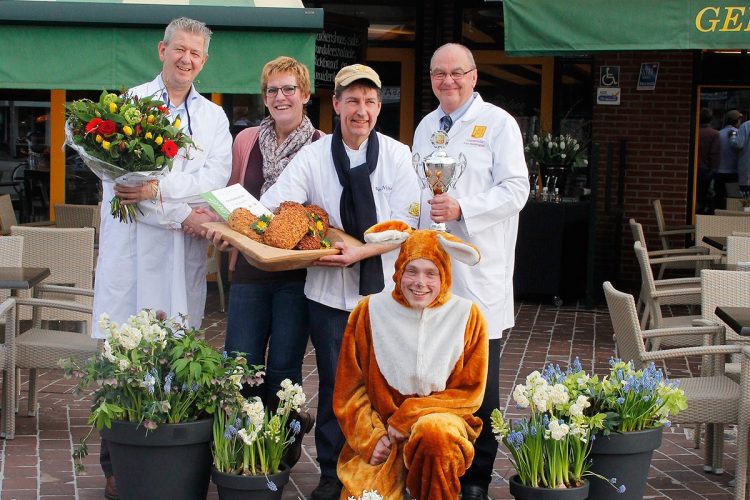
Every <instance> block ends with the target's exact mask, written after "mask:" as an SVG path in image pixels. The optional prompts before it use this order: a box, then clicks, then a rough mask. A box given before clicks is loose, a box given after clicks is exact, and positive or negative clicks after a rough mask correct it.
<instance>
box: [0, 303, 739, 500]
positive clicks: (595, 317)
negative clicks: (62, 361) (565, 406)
mask: <svg viewBox="0 0 750 500" xmlns="http://www.w3.org/2000/svg"><path fill="white" fill-rule="evenodd" d="M217 303H218V299H217V294H216V293H211V292H209V304H208V307H207V311H209V312H210V313H209V314H208V316H207V318H206V321H205V323H204V326H205V327H206V328H207V333H208V337H209V339H210V341H211V342H212V344H214V345H215V346H217V347H220V346H221V345H222V344H223V338H224V330H225V327H226V316H225V314H224V313H221V312H218V306H217ZM516 324H517V326H516V327H515V328H513V329H512V330H511V331H510V333H508V334H507V335H506V336H505V339H504V344H503V350H502V360H501V365H500V389H501V401H502V404H503V405H505V408H503V409H504V410H506V411H508V412H510V413H509V414H510V415H511V416H512V415H513V412H515V411H516V410H515V407H514V405H513V403H512V400H511V398H510V395H511V392H512V389H513V386H514V385H515V384H516V383H518V382H520V381H521V380H523V379H525V377H526V375H527V374H528V373H529V372H530V371H532V370H535V369H541V368H542V367H543V366H544V364H545V363H547V362H555V363H560V364H561V365H563V366H566V365H567V363H568V361H569V360H571V359H573V358H575V357H576V356H577V357H579V358H580V360H581V362H582V364H583V366H584V368H585V369H586V370H593V371H595V372H597V373H604V372H606V371H607V368H608V364H607V363H608V360H609V357H610V355H611V354H612V352H613V348H614V344H613V341H612V325H611V323H610V320H609V315H608V314H607V312H606V309H604V308H603V307H600V308H599V309H595V310H584V309H577V308H576V307H575V306H564V307H562V308H560V309H557V308H554V307H551V306H547V305H540V304H536V303H528V302H521V303H519V304H518V305H517V314H516ZM697 362H698V360H694V359H684V358H683V359H678V360H672V361H670V363H669V365H668V366H665V368H666V369H667V370H668V373H669V375H670V376H672V377H685V376H690V374H691V373H697V367H698V365H697ZM304 363H305V365H304V377H305V380H304V386H305V392H306V394H307V395H308V407H309V408H308V409H309V410H310V411H311V412H313V413H314V412H315V410H316V407H317V401H318V400H317V373H316V369H315V352H314V350H313V349H312V348H309V349H308V352H307V355H306V357H305V362H304ZM72 386H73V383H72V381H70V380H65V379H64V378H63V377H62V373H61V372H60V371H59V370H51V371H47V372H43V373H40V381H39V388H40V397H39V411H38V416H37V417H27V416H25V415H26V399H25V389H26V384H25V383H24V386H23V389H24V393H23V397H22V399H21V402H20V409H21V411H20V412H19V414H18V418H17V420H16V422H17V424H16V425H17V430H16V438H15V439H14V440H12V441H0V452H1V454H0V498H2V499H5V500H12V499H18V500H21V499H23V500H26V499H36V498H44V499H58V498H59V499H63V498H65V499H71V498H80V499H93V498H96V499H100V498H103V487H104V477H103V476H102V474H101V470H100V468H99V466H98V451H99V450H98V444H96V442H97V441H98V439H90V440H89V441H90V442H91V443H92V444H91V446H90V455H89V457H88V458H87V461H86V466H87V469H86V473H85V474H84V475H75V474H74V473H73V462H72V460H71V456H70V454H71V450H72V447H73V446H74V444H75V443H77V442H78V441H79V439H80V438H81V437H82V436H84V435H85V434H86V433H87V432H88V430H89V428H88V426H87V425H86V417H87V415H88V405H89V402H88V400H87V399H86V398H81V397H77V396H75V395H74V394H73V393H72ZM726 441H727V442H726V446H725V454H726V457H725V469H726V471H727V472H726V473H724V474H723V475H720V476H716V475H712V474H707V473H704V472H703V470H702V457H701V451H702V450H694V449H693V448H692V429H691V428H684V427H680V426H674V427H672V428H671V429H668V430H667V431H666V432H665V434H664V441H663V444H662V446H661V447H660V448H659V449H658V450H657V451H656V452H655V453H654V457H653V461H652V463H651V470H650V475H649V482H648V488H647V490H646V496H647V497H648V498H660V499H661V498H665V499H666V498H670V499H680V500H684V499H691V498H710V499H714V498H716V499H718V498H731V496H732V495H731V494H732V487H731V486H730V485H729V481H730V480H731V479H733V474H734V459H735V450H736V448H735V443H734V437H733V435H732V433H731V432H728V433H727V437H726ZM318 472H319V469H318V466H317V462H316V461H315V443H314V441H313V438H312V434H310V435H308V436H306V437H305V439H304V447H303V454H302V459H301V460H300V462H299V463H298V464H297V466H295V468H294V469H293V471H292V474H291V480H290V483H289V484H288V485H287V486H286V488H285V490H284V498H285V499H297V498H300V499H306V498H307V497H308V496H309V494H310V492H311V491H312V489H313V488H314V487H315V485H316V484H317V482H318ZM512 475H513V469H512V467H511V465H510V462H509V461H508V458H507V454H506V453H504V452H503V448H502V447H501V448H500V451H499V452H498V455H497V459H496V461H495V471H494V474H493V479H492V484H491V487H490V492H489V493H490V497H491V498H492V499H504V498H512V497H511V496H510V494H509V492H508V482H507V479H508V478H510V476H512ZM209 498H217V495H216V493H215V489H214V487H213V486H211V489H210V490H209Z"/></svg>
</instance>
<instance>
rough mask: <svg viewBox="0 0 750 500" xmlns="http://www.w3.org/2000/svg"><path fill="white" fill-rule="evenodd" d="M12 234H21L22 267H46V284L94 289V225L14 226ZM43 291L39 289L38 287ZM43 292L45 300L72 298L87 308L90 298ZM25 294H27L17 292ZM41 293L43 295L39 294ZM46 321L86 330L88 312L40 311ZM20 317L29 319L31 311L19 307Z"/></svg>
mask: <svg viewBox="0 0 750 500" xmlns="http://www.w3.org/2000/svg"><path fill="white" fill-rule="evenodd" d="M11 234H12V235H14V236H23V238H24V244H23V266H24V267H47V268H49V270H50V276H49V278H48V279H47V280H46V283H45V284H50V285H63V286H67V287H73V288H81V289H85V290H92V289H93V272H94V229H93V228H52V227H28V226H13V227H12V228H11ZM40 291H42V290H40ZM45 293H47V295H44V298H47V299H59V300H73V301H75V302H76V303H78V304H79V305H82V306H87V307H90V306H91V305H92V299H91V297H90V296H88V295H70V294H65V295H60V294H56V293H52V294H49V291H48V292H45ZM19 296H20V297H28V296H30V294H28V293H20V294H19ZM40 296H42V295H40ZM41 315H42V316H41V319H42V320H45V321H73V322H79V323H81V324H82V327H81V331H84V332H87V331H89V328H88V327H89V326H90V324H91V314H90V313H88V314H87V313H81V312H79V311H77V310H75V309H72V310H67V309H65V310H59V309H56V310H50V309H44V310H42V312H41ZM18 316H19V318H20V319H22V320H28V319H31V310H30V309H29V308H26V307H21V308H19V313H18Z"/></svg>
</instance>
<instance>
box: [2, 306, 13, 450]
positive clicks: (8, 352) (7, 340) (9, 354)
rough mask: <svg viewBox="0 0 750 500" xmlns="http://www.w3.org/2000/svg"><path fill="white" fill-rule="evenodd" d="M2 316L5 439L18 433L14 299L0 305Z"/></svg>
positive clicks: (3, 422)
mask: <svg viewBox="0 0 750 500" xmlns="http://www.w3.org/2000/svg"><path fill="white" fill-rule="evenodd" d="M0 316H2V318H3V322H4V323H5V337H4V338H3V342H2V343H0V370H2V371H3V410H2V417H0V429H2V433H3V436H4V437H5V439H13V437H14V436H15V433H16V412H15V407H16V401H15V397H14V395H15V392H16V391H15V387H16V348H15V342H16V304H15V300H14V299H6V300H5V301H3V302H2V303H0Z"/></svg>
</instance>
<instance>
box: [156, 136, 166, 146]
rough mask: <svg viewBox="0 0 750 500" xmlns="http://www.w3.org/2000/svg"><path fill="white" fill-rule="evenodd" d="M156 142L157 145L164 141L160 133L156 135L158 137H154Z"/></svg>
mask: <svg viewBox="0 0 750 500" xmlns="http://www.w3.org/2000/svg"><path fill="white" fill-rule="evenodd" d="M154 142H155V143H156V145H157V146H161V143H162V142H164V139H162V137H161V136H160V135H159V136H157V137H156V139H154Z"/></svg>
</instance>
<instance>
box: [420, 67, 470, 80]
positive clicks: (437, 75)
mask: <svg viewBox="0 0 750 500" xmlns="http://www.w3.org/2000/svg"><path fill="white" fill-rule="evenodd" d="M475 69H477V68H471V69H470V70H467V71H464V70H462V69H454V70H453V71H451V72H450V73H446V72H445V71H441V70H439V69H438V70H433V71H430V76H431V77H432V78H434V79H435V80H445V77H446V76H448V75H450V77H451V78H453V79H454V80H460V79H461V78H463V77H465V76H466V75H467V74H468V73H471V72H472V71H474V70H475Z"/></svg>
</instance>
